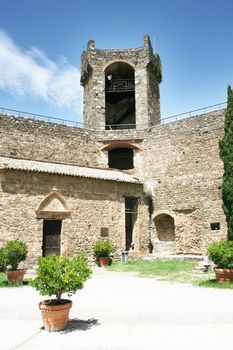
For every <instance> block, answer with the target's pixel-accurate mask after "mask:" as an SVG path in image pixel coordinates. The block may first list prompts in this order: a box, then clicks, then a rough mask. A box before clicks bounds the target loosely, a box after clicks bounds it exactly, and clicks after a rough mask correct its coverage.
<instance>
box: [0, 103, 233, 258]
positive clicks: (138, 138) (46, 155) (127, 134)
mask: <svg viewBox="0 0 233 350" xmlns="http://www.w3.org/2000/svg"><path fill="white" fill-rule="evenodd" d="M0 121H1V122H0V137H1V148H0V154H1V155H6V156H11V157H16V158H26V159H35V160H46V161H52V162H61V163H72V164H77V165H89V166H98V167H103V168H107V167H108V151H106V150H103V151H102V150H101V149H102V148H103V147H104V146H106V145H107V144H111V143H116V144H117V142H119V141H122V142H126V143H127V142H131V143H133V144H135V145H137V147H138V149H135V150H134V165H135V168H134V169H133V170H131V171H130V172H131V173H132V175H134V176H137V177H139V178H140V180H141V181H143V182H144V198H145V199H146V200H147V201H148V198H149V199H150V198H151V200H152V209H150V210H152V212H151V222H150V225H149V224H148V226H147V227H145V226H143V227H144V228H143V230H144V231H145V232H144V233H143V234H145V237H147V238H148V237H149V232H148V230H149V229H150V235H151V239H152V242H153V245H154V252H155V253H157V252H166V251H169V252H173V253H182V254H200V253H205V252H206V247H207V245H208V243H209V242H210V241H212V240H217V239H220V238H224V237H226V222H225V216H224V214H223V211H222V200H221V183H222V174H223V164H222V161H221V160H220V158H219V149H218V140H219V139H220V137H221V136H222V135H223V132H224V128H223V126H224V111H223V110H222V111H217V112H211V113H208V114H204V115H200V116H197V117H193V118H188V119H184V120H181V121H177V122H172V123H169V124H161V125H157V126H156V127H154V128H149V129H146V130H113V131H107V130H106V131H102V132H99V131H98V132H97V131H96V132H95V131H86V130H82V129H78V128H71V127H67V126H62V125H56V124H51V123H45V122H40V121H32V120H27V119H23V118H16V117H9V116H1V117H0ZM19 175H20V174H19ZM20 176H21V175H20ZM41 176H42V175H41ZM43 176H44V178H43V179H44V181H45V183H46V182H48V180H46V175H43ZM48 177H50V178H51V176H49V175H48ZM58 178H60V177H58ZM70 181H71V180H69V181H68V182H70ZM72 181H73V180H72ZM29 182H30V181H29ZM24 186H29V187H30V186H31V185H30V184H28V185H27V184H25V185H24ZM43 186H44V184H43ZM43 186H42V188H43ZM51 186H52V185H51ZM111 186H113V187H114V185H113V184H112V185H111ZM116 186H117V188H118V187H119V184H116ZM124 186H126V187H127V186H128V189H129V191H130V190H131V187H132V185H131V184H129V185H124ZM133 186H134V185H133ZM71 188H72V186H71ZM105 190H106V192H105V196H106V197H108V198H109V208H110V207H111V212H112V213H113V215H118V214H117V213H118V211H119V210H118V208H117V207H115V206H114V203H115V202H114V200H111V198H112V197H111V191H112V189H110V187H109V188H107V187H106V189H105ZM40 191H41V190H40V189H39V184H37V185H36V187H35V190H34V192H33V193H34V195H35V198H36V199H35V200H36V201H39V199H38V194H37V193H40ZM72 191H73V189H72V190H71V197H72V196H73V194H72V193H73V192H72ZM107 191H110V192H107ZM47 192H49V187H48V188H46V190H43V196H44V195H45V194H46V193H47ZM61 192H62V191H61ZM93 193H94V192H93ZM66 196H67V197H68V194H67V195H66ZM86 198H87V199H86V203H88V198H89V197H88V195H87V196H86ZM40 199H41V197H40ZM8 200H9V208H8V211H9V213H10V211H11V207H12V214H11V215H13V217H16V218H17V217H18V215H19V214H18V209H15V208H14V202H15V201H16V203H17V201H20V196H19V195H14V196H13V197H12V198H11V195H10V192H9V193H8ZM148 203H149V202H148ZM85 205H86V204H85V195H83V203H82V205H81V206H80V212H82V215H85ZM98 205H99V204H98ZM100 207H101V205H100ZM83 208H84V209H83ZM95 208H96V211H98V210H99V209H98V207H97V205H95ZM28 210H29V209H28ZM29 212H30V210H29ZM143 213H144V214H143V215H145V216H144V219H145V220H148V210H147V211H144V212H143ZM158 213H164V214H168V215H170V216H172V217H173V218H174V224H175V241H174V242H165V241H163V242H161V241H159V240H158V235H157V232H156V227H155V224H154V220H153V219H154V218H155V216H156V215H157V214H158ZM24 215H25V218H26V216H27V215H26V214H24ZM4 220H5V219H4ZM82 220H84V221H85V218H84V217H83V219H82ZM82 220H81V221H80V223H81V222H82ZM67 222H68V221H67ZM211 223H220V230H211V227H210V224H211ZM100 224H101V225H103V227H104V225H105V223H104V222H102V223H100ZM40 229H41V228H40ZM140 232H141V233H140V235H141V234H142V230H141V229H140ZM92 234H94V231H92ZM140 237H144V236H143V235H142V236H140ZM145 241H146V240H145ZM146 244H147V243H146ZM146 244H144V239H143V240H142V243H141V245H142V246H144V247H145V246H146ZM39 245H40V243H39V244H38V246H39Z"/></svg>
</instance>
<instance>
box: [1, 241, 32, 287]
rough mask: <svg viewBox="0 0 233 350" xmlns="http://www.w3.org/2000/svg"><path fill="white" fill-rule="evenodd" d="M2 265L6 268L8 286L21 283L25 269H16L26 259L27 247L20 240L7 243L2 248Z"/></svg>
mask: <svg viewBox="0 0 233 350" xmlns="http://www.w3.org/2000/svg"><path fill="white" fill-rule="evenodd" d="M2 249H3V251H2V253H1V254H2V255H3V259H4V264H5V266H6V267H7V279H8V283H9V284H13V283H18V284H22V283H23V278H24V274H25V272H26V270H25V269H18V265H19V263H20V262H22V261H24V260H25V259H26V257H27V253H28V249H27V245H26V244H25V243H24V242H23V241H20V240H13V241H8V242H7V243H6V245H5V247H3V248H2Z"/></svg>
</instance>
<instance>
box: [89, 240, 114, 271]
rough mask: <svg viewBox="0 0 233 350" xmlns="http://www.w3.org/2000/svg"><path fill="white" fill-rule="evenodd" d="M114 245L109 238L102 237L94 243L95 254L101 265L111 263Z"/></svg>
mask: <svg viewBox="0 0 233 350" xmlns="http://www.w3.org/2000/svg"><path fill="white" fill-rule="evenodd" d="M113 249H114V247H113V245H112V243H110V242H109V241H108V240H103V239H100V240H98V241H96V242H95V243H94V245H93V250H94V255H95V257H96V260H97V262H98V265H99V266H100V267H102V266H106V265H109V263H110V261H111V259H110V254H111V253H112V251H113Z"/></svg>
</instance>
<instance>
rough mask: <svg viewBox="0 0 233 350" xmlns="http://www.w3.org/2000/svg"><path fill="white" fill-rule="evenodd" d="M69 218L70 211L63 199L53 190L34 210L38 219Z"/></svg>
mask: <svg viewBox="0 0 233 350" xmlns="http://www.w3.org/2000/svg"><path fill="white" fill-rule="evenodd" d="M68 216H70V210H69V209H68V206H67V204H66V201H65V199H64V198H63V197H62V196H61V195H60V193H59V192H58V191H57V190H56V189H54V190H52V192H51V193H49V194H48V195H47V196H46V197H45V198H44V199H43V200H42V202H41V203H40V204H39V205H38V207H37V209H36V217H37V218H38V219H65V218H67V217H68Z"/></svg>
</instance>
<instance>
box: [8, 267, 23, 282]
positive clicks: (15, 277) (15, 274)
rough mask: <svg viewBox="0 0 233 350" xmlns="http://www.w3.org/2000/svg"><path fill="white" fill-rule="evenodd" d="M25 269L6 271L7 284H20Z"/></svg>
mask: <svg viewBox="0 0 233 350" xmlns="http://www.w3.org/2000/svg"><path fill="white" fill-rule="evenodd" d="M25 272H26V270H25V269H18V270H7V272H6V273H7V279H8V283H9V284H22V283H23V278H24V275H25Z"/></svg>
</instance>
